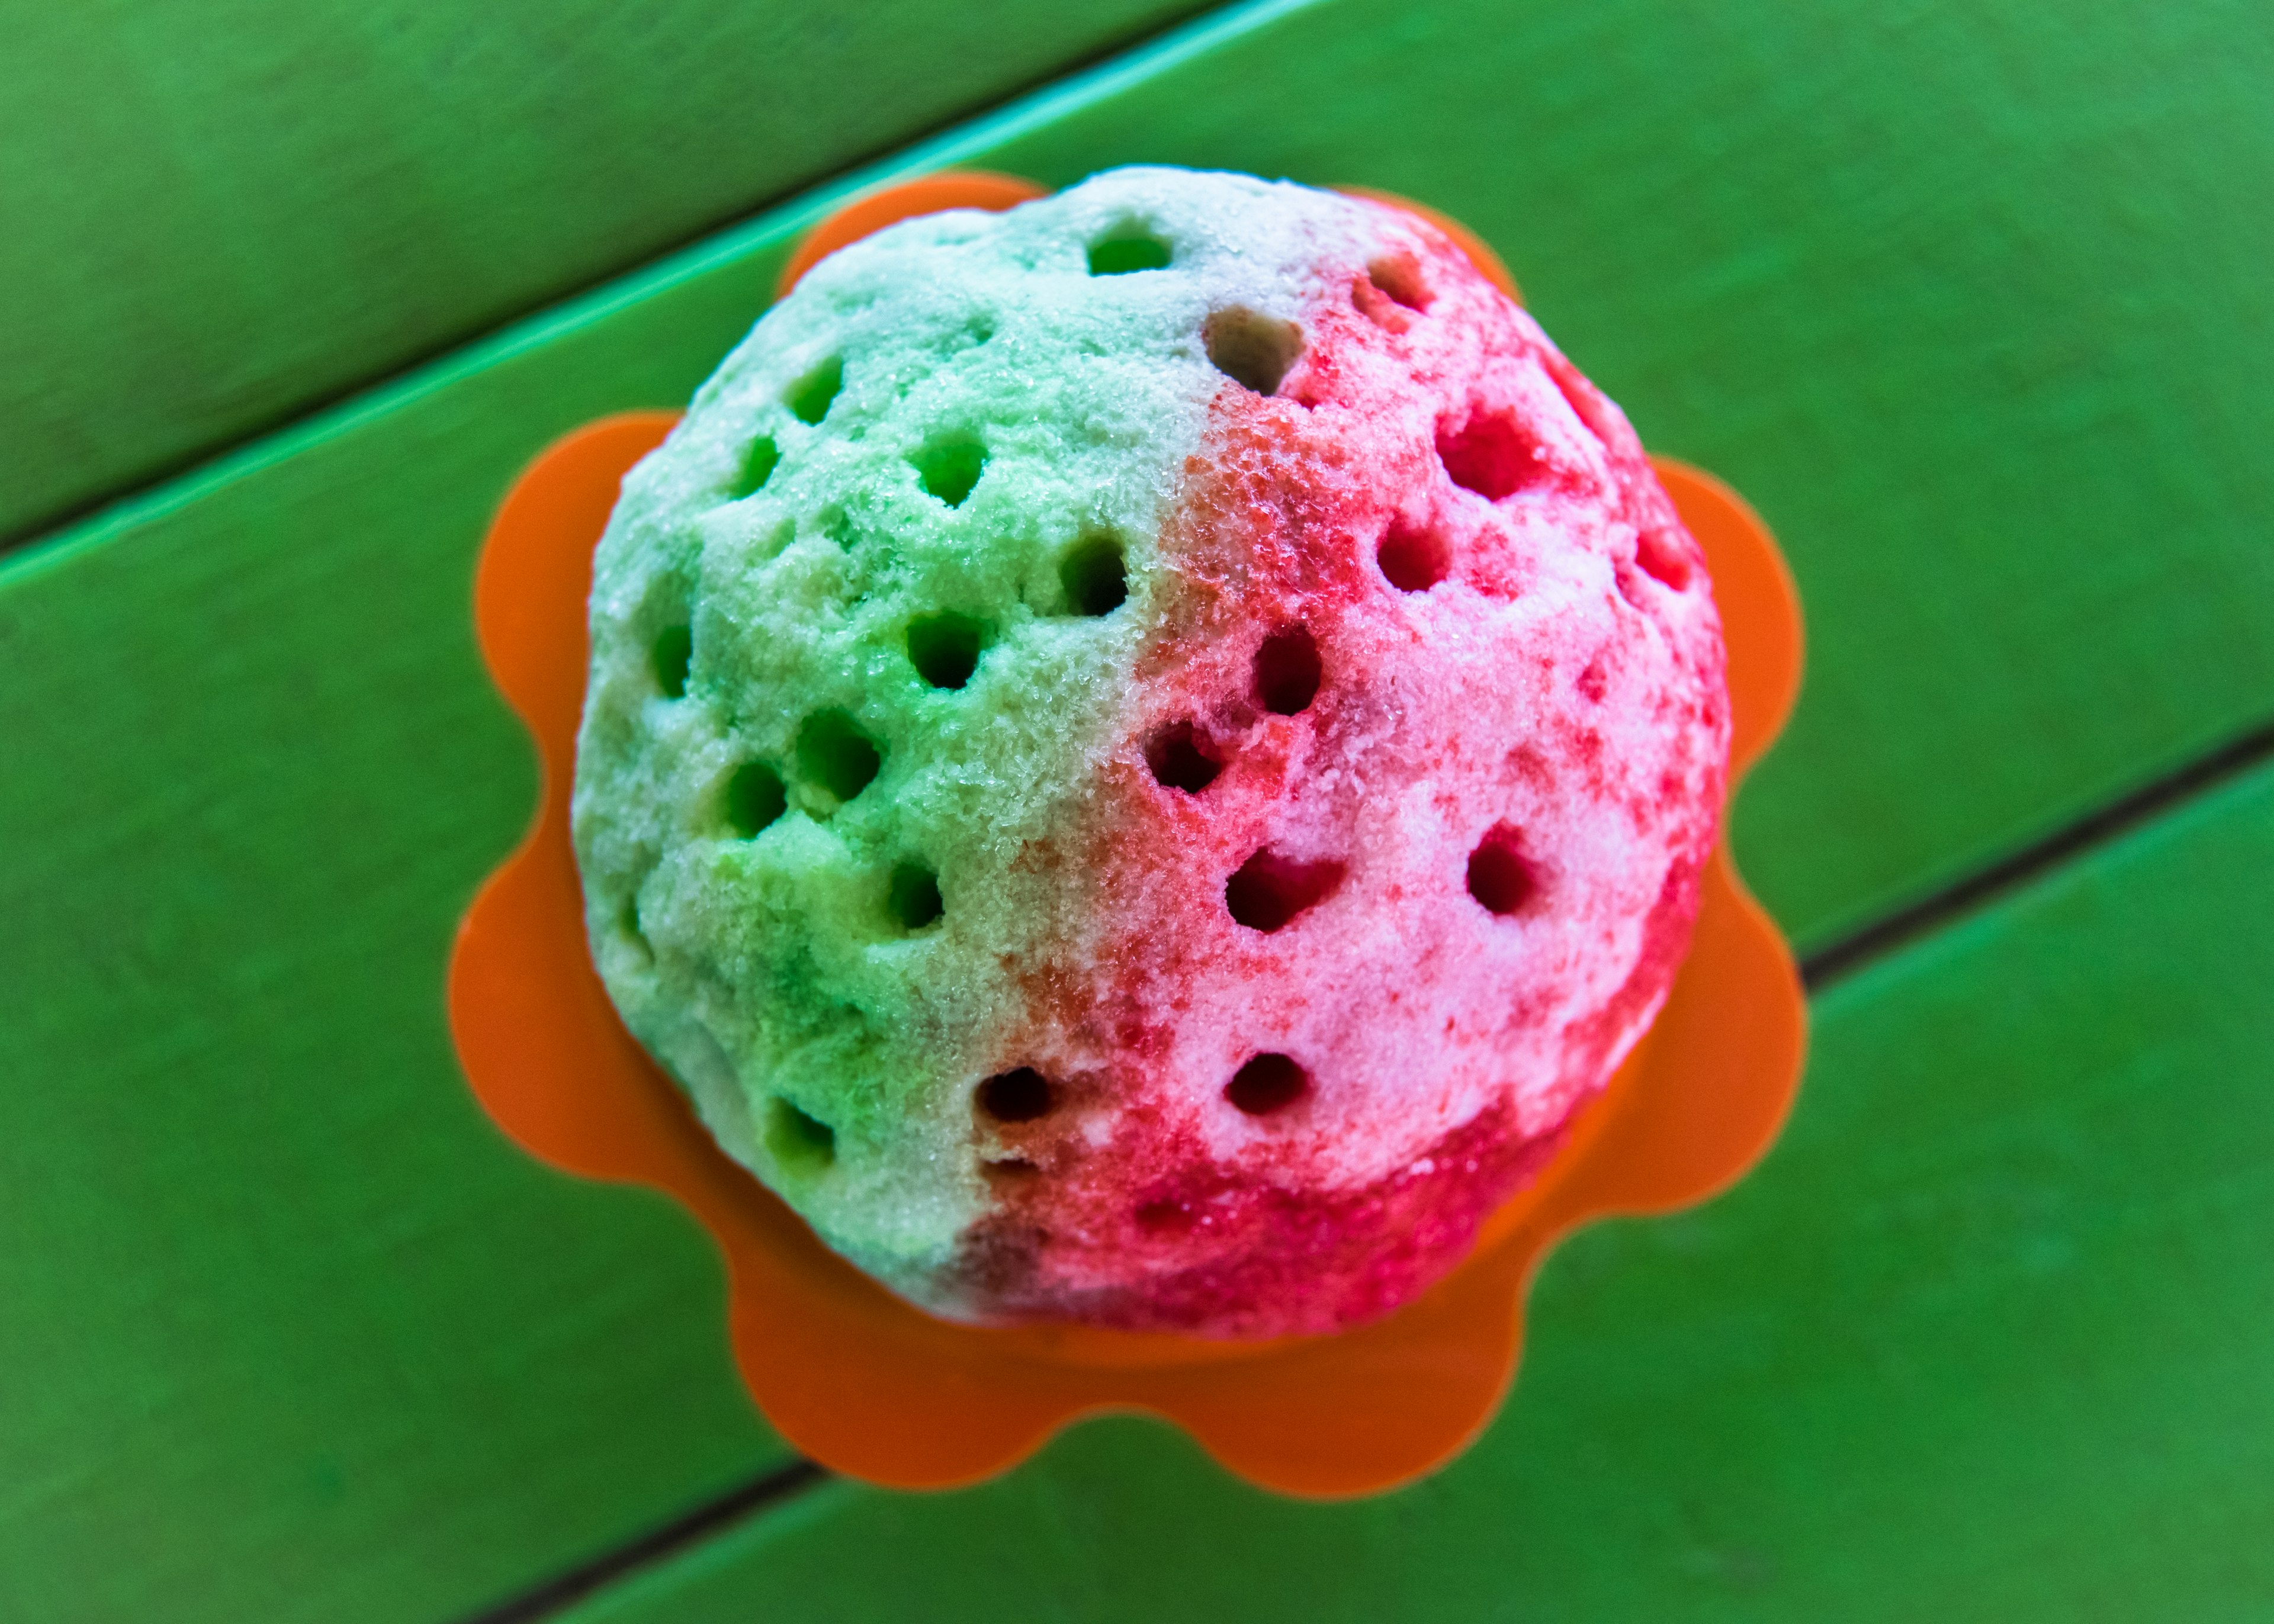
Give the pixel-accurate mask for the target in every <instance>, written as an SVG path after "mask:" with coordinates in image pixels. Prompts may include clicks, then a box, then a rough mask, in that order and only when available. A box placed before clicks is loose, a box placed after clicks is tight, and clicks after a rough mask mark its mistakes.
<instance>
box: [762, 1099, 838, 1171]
mask: <svg viewBox="0 0 2274 1624" xmlns="http://www.w3.org/2000/svg"><path fill="white" fill-rule="evenodd" d="M765 1139H766V1149H767V1150H768V1151H770V1152H772V1155H773V1159H774V1161H775V1162H778V1163H779V1164H780V1166H781V1167H782V1169H784V1170H785V1171H786V1172H788V1173H790V1174H793V1175H794V1176H797V1177H806V1178H812V1177H818V1176H819V1175H821V1174H823V1173H826V1172H827V1171H828V1170H829V1169H830V1168H831V1166H832V1165H833V1164H834V1163H835V1162H836V1160H837V1130H836V1129H834V1128H832V1127H831V1126H830V1125H829V1124H827V1123H825V1122H823V1121H822V1120H821V1119H820V1118H819V1117H817V1116H808V1115H806V1113H805V1112H803V1111H802V1110H800V1109H798V1108H797V1107H796V1106H794V1105H792V1104H791V1103H790V1102H789V1101H787V1100H785V1099H783V1098H782V1097H781V1096H780V1095H779V1094H776V1095H774V1096H773V1097H772V1099H770V1100H768V1101H766V1125H765Z"/></svg>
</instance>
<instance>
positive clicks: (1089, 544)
mask: <svg viewBox="0 0 2274 1624" xmlns="http://www.w3.org/2000/svg"><path fill="white" fill-rule="evenodd" d="M1058 584H1059V585H1060V586H1061V587H1063V588H1065V598H1066V605H1067V606H1068V607H1069V608H1071V609H1072V610H1073V612H1074V613H1076V614H1085V615H1092V616H1096V615H1101V614H1111V613H1113V612H1114V611H1115V610H1116V609H1118V608H1119V607H1121V605H1123V604H1124V603H1125V602H1126V601H1127V600H1128V597H1129V569H1128V566H1127V565H1126V563H1125V562H1124V561H1123V560H1122V556H1121V544H1120V543H1119V542H1118V541H1117V540H1115V539H1114V538H1112V537H1111V536H1085V537H1083V538H1081V540H1080V541H1077V542H1076V543H1074V544H1073V546H1071V547H1069V548H1068V549H1066V554H1065V557H1064V558H1062V559H1060V560H1058Z"/></svg>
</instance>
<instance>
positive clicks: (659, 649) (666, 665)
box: [648, 626, 695, 699]
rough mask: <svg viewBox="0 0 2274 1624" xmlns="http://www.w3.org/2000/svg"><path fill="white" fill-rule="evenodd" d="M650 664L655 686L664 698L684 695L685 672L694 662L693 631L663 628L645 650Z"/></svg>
mask: <svg viewBox="0 0 2274 1624" xmlns="http://www.w3.org/2000/svg"><path fill="white" fill-rule="evenodd" d="M648 659H649V663H650V664H651V665H652V666H653V667H654V669H655V685H656V687H658V688H661V689H662V690H663V696H664V697H665V698H666V699H684V698H685V697H686V696H687V672H688V668H689V666H691V665H694V663H695V630H694V628H692V627H688V626H666V627H665V628H663V629H662V630H661V631H659V632H658V633H657V634H656V636H655V642H654V643H653V644H652V645H651V646H650V648H649V650H648Z"/></svg>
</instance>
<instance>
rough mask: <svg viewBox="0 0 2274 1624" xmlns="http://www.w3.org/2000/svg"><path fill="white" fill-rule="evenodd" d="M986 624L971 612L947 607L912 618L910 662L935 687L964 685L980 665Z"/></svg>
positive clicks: (909, 634) (909, 642) (909, 647)
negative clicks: (946, 608) (983, 628)
mask: <svg viewBox="0 0 2274 1624" xmlns="http://www.w3.org/2000/svg"><path fill="white" fill-rule="evenodd" d="M981 641H982V628H981V627H980V624H979V622H978V621H976V620H973V619H972V618H971V617H970V616H969V615H968V614H957V613H953V611H943V612H942V613H938V614H927V615H923V616H921V617H919V618H918V619H916V620H911V621H909V622H908V663H909V664H910V665H914V666H915V668H916V675H918V676H920V677H922V679H923V680H924V681H925V682H926V683H927V684H929V685H930V687H933V688H961V687H962V686H963V685H964V684H965V683H967V682H968V681H970V680H971V673H973V672H974V671H975V670H977V669H978V668H979V650H980V643H981Z"/></svg>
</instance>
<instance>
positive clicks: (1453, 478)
mask: <svg viewBox="0 0 2274 1624" xmlns="http://www.w3.org/2000/svg"><path fill="white" fill-rule="evenodd" d="M1360 207H1366V208H1367V209H1368V210H1370V211H1372V214H1373V215H1374V218H1373V220H1372V222H1371V226H1372V231H1371V235H1372V236H1373V237H1374V239H1375V240H1374V243H1373V244H1372V245H1371V246H1370V247H1362V248H1359V249H1357V250H1352V249H1346V248H1341V247H1329V248H1325V249H1322V250H1321V253H1322V256H1323V257H1324V262H1322V264H1321V266H1320V267H1319V275H1318V277H1317V279H1316V283H1315V285H1316V286H1317V287H1318V288H1319V289H1323V291H1322V292H1321V293H1319V294H1318V295H1317V297H1315V298H1314V301H1313V302H1312V303H1311V304H1310V305H1309V306H1308V307H1306V309H1305V310H1304V311H1303V312H1301V316H1300V320H1299V321H1298V322H1297V323H1296V324H1295V327H1296V328H1297V329H1298V331H1297V332H1295V333H1294V334H1290V333H1289V332H1288V331H1286V330H1284V328H1283V327H1275V326H1271V325H1269V324H1267V323H1264V322H1262V321H1261V319H1257V318H1253V317H1252V316H1251V315H1249V314H1246V313H1239V312H1234V313H1233V314H1231V315H1229V316H1226V317H1225V318H1224V319H1223V320H1220V321H1218V322H1217V323H1216V326H1215V327H1213V328H1211V329H1210V331H1211V335H1212V336H1211V342H1213V343H1214V344H1215V345H1216V348H1217V350H1218V351H1220V353H1219V355H1218V365H1219V366H1220V367H1222V368H1223V369H1224V371H1225V372H1226V374H1227V375H1226V378H1225V380H1224V385H1223V387H1222V388H1221V390H1220V392H1219V393H1218V394H1217V395H1216V396H1215V397H1214V403H1213V407H1212V410H1211V414H1210V417H1209V426H1208V430H1207V432H1206V435H1205V438H1204V440H1203V442H1202V444H1201V447H1200V448H1199V449H1198V451H1197V452H1196V453H1195V454H1194V455H1193V456H1192V457H1191V458H1190V459H1189V460H1188V461H1187V462H1186V467H1185V469H1184V471H1183V480H1182V486H1181V491H1180V493H1179V497H1178V503H1177V506H1176V508H1175V510H1174V512H1173V513H1172V515H1171V517H1170V519H1169V521H1168V522H1167V524H1166V526H1165V528H1164V530H1163V535H1162V537H1161V538H1160V553H1161V565H1160V568H1162V569H1163V571H1164V572H1165V578H1164V580H1163V582H1162V583H1159V585H1158V587H1157V590H1156V598H1155V600H1154V601H1155V602H1156V604H1157V605H1164V607H1163V608H1162V609H1161V610H1160V613H1159V620H1158V623H1157V625H1156V627H1155V628H1154V629H1153V630H1152V632H1151V633H1150V634H1149V635H1148V639H1147V641H1146V643H1144V645H1143V647H1142V648H1141V650H1140V652H1139V654H1138V657H1137V660H1136V665H1135V669H1134V671H1133V673H1132V674H1133V682H1134V689H1133V692H1134V698H1133V703H1132V704H1131V707H1130V711H1129V714H1128V715H1127V716H1126V718H1124V719H1123V732H1122V736H1121V740H1120V742H1119V744H1118V747H1117V748H1116V750H1115V752H1114V753H1113V755H1112V756H1111V759H1110V760H1109V761H1108V762H1107V763H1105V764H1104V765H1103V767H1102V768H1101V769H1100V771H1099V772H1098V775H1097V780H1096V786H1095V792H1094V793H1093V794H1091V795H1090V796H1089V798H1088V800H1087V801H1086V802H1085V809H1084V811H1083V813H1082V816H1081V824H1080V826H1079V828H1077V829H1074V830H1072V831H1069V832H1068V833H1067V835H1066V836H1065V838H1064V839H1063V840H1061V841H1058V842H1054V843H1052V844H1053V848H1054V849H1053V850H1052V852H1051V853H1048V854H1047V855H1046V856H1043V857H1038V858H1037V859H1036V861H1050V862H1053V863H1057V864H1059V865H1062V866H1063V868H1064V870H1065V874H1066V875H1067V876H1068V878H1067V883H1069V884H1073V885H1078V886H1080V887H1081V888H1083V891H1084V895H1085V904H1084V906H1083V907H1082V908H1081V910H1080V918H1081V921H1083V922H1082V923H1081V925H1080V927H1079V928H1078V929H1073V930H1071V931H1069V932H1066V933H1065V934H1063V935H1062V936H1060V937H1059V938H1058V939H1054V940H1052V941H1050V942H1049V943H1048V944H1044V946H1043V948H1042V949H1041V950H1040V951H1038V952H1037V953H1036V955H1035V958H1034V959H1033V960H1032V961H1031V962H1030V963H1028V965H1027V966H1025V967H1024V968H1023V969H1022V971H1021V972H1020V976H1021V980H1020V987H1021V991H1022V995H1023V998H1024V1007H1025V1011H1026V1013H1025V1018H1024V1019H1023V1021H1022V1022H1021V1023H1020V1025H1019V1026H1018V1027H1017V1029H1016V1030H1013V1031H1011V1032H1009V1033H1007V1034H1005V1038H1004V1045H1003V1049H1002V1053H1001V1056H1000V1064H1001V1065H1002V1067H1003V1068H1004V1072H1005V1074H1006V1075H1015V1074H1018V1073H1020V1072H1024V1073H1026V1074H1028V1075H1030V1076H1031V1077H1033V1078H1034V1079H1037V1080H1038V1082H1039V1083H1040V1090H1039V1093H1037V1092H1036V1091H1035V1090H1034V1089H1032V1088H1029V1090H1028V1093H1029V1094H1030V1095H1031V1096H1032V1097H1036V1098H1046V1099H1047V1100H1048V1101H1049V1102H1050V1103H1049V1107H1048V1109H1041V1110H1035V1111H1032V1112H1020V1111H1008V1112H1006V1111H1005V1110H1002V1109H987V1108H986V1102H985V1101H984V1100H981V1101H979V1102H978V1106H977V1108H976V1109H975V1111H974V1115H973V1129H972V1132H973V1133H974V1135H975V1141H976V1143H977V1145H978V1146H979V1148H980V1153H981V1155H982V1157H983V1160H984V1161H985V1162H986V1164H987V1165H988V1166H989V1167H990V1169H997V1168H1010V1169H1016V1172H1015V1174H1006V1175H1004V1176H999V1177H998V1176H996V1175H994V1174H993V1173H991V1172H990V1179H989V1200H990V1205H989V1207H988V1209H987V1211H986V1213H985V1214H984V1215H983V1217H982V1218H981V1219H980V1220H979V1221H978V1222H975V1224H973V1225H972V1226H971V1227H970V1228H969V1229H968V1230H967V1231H966V1233H965V1234H964V1236H963V1238H962V1243H961V1249H960V1256H959V1261H958V1264H957V1268H958V1270H959V1272H960V1285H961V1289H963V1290H964V1291H965V1292H966V1293H967V1294H968V1297H969V1299H970V1300H971V1301H973V1302H974V1303H975V1304H980V1305H981V1307H982V1309H983V1312H985V1313H987V1314H988V1315H990V1316H991V1317H994V1318H997V1319H1082V1320H1088V1321H1090V1322H1093V1323H1097V1324H1103V1325H1109V1326H1118V1327H1128V1328H1133V1329H1141V1330H1175V1331H1186V1332H1193V1333H1198V1334H1202V1335H1218V1336H1246V1337H1257V1336H1279V1335H1306V1334H1315V1333H1321V1332H1328V1331H1332V1330H1335V1329H1337V1328H1340V1327H1346V1326H1350V1325H1353V1324H1357V1323H1359V1322H1362V1321H1364V1320H1367V1319H1371V1318H1374V1317H1375V1316H1377V1315H1380V1314H1382V1313H1385V1312H1389V1311H1390V1310H1393V1309H1395V1308H1396V1307H1397V1306H1398V1305H1399V1304H1403V1303H1404V1302H1407V1301H1409V1300H1411V1299H1412V1297H1414V1296H1415V1295H1416V1294H1418V1293H1419V1292H1421V1291H1423V1290H1425V1289H1427V1287H1428V1286H1429V1285H1430V1284H1431V1283H1432V1282H1434V1281H1436V1280H1437V1279H1439V1278H1441V1277H1442V1275H1443V1274H1445V1273H1446V1272H1447V1271H1448V1270H1449V1269H1450V1268H1451V1267H1454V1265H1455V1264H1457V1262H1458V1261H1459V1259H1460V1258H1461V1257H1462V1256H1463V1255H1464V1254H1465V1252H1467V1251H1468V1250H1469V1248H1470V1247H1471V1246H1472V1244H1474V1241H1475V1237H1476V1236H1477V1234H1478V1232H1479V1229H1480V1226H1481V1225H1482V1223H1483V1222H1484V1220H1485V1218H1486V1217H1487V1215H1488V1214H1490V1213H1491V1212H1492V1211H1493V1209H1494V1208H1495V1207H1497V1206H1499V1205H1500V1204H1501V1203H1502V1202H1504V1201H1505V1200H1507V1199H1509V1198H1510V1195H1512V1194H1513V1193H1515V1192H1517V1191H1518V1190H1520V1189H1521V1188H1522V1187H1524V1185H1525V1184H1527V1183H1528V1182H1529V1181H1530V1180H1532V1178H1533V1177H1536V1175H1537V1174H1538V1173H1539V1171H1540V1169H1541V1168H1542V1167H1543V1166H1544V1165H1545V1164H1546V1163H1547V1161H1548V1160H1549V1159H1550V1158H1551V1157H1552V1156H1553V1155H1554V1154H1555V1149H1556V1147H1557V1146H1558V1145H1560V1144H1561V1143H1562V1139H1563V1136H1564V1134H1565V1133H1566V1132H1567V1130H1568V1127H1569V1124H1570V1120H1571V1117H1572V1115H1573V1113H1574V1112H1575V1111H1576V1110H1577V1109H1579V1108H1580V1107H1581V1106H1583V1105H1584V1104H1585V1102H1586V1101H1588V1100H1590V1099H1591V1098H1593V1096H1594V1095H1595V1094H1597V1093H1599V1092H1600V1089H1601V1088H1602V1086H1603V1085H1604V1083H1605V1082H1606V1081H1607V1080H1608V1076H1609V1074H1610V1072H1611V1071H1612V1070H1613V1069H1614V1068H1615V1066H1616V1065H1617V1064H1618V1063H1619V1061H1620V1060H1621V1059H1622V1058H1623V1056H1624V1055H1625V1054H1626V1053H1627V1051H1628V1050H1629V1049H1630V1048H1631V1047H1632V1045H1633V1044H1634V1042H1635V1041H1636V1040H1637V1039H1638V1037H1639V1035H1640V1034H1641V1033H1642V1031H1643V1030H1644V1029H1645V1026H1647V1024H1648V1022H1649V1020H1650V1019H1651V1018H1652V1017H1653V1014H1654V1013H1655V1011H1657V1009H1658V1007H1659V1006H1660V1004H1661V1003H1662V1002H1663V1000H1664V997H1665V996H1666V993H1667V990H1668V987H1669V985H1670V983H1671V981H1672V980H1673V976H1674V974H1675V969H1676V968H1677V966H1678V965H1679V963H1680V961H1681V959H1682V956H1683V951H1684V950H1685V947H1686V944H1687V942H1688V937H1689V933H1690V924H1691V921H1692V919H1693V917H1694V915H1695V913H1696V910H1697V898H1698V887H1697V876H1698V872H1699V870H1700V868H1701V867H1702V866H1703V864H1704V862H1705V861H1706V857H1707V855H1708V853H1710V852H1711V850H1712V848H1713V843H1714V840H1715V838H1716V837H1717V832H1718V820H1719V814H1720V807H1721V798H1722V792H1723V779H1724V772H1725V765H1726V758H1727V752H1728V702H1727V696H1726V690H1725V686H1724V682H1723V673H1722V647H1721V632H1720V626H1719V622H1718V620H1717V618H1716V616H1715V613H1714V610H1713V601H1712V597H1711V593H1710V590H1709V586H1708V583H1706V577H1705V573H1704V570H1703V568H1702V560H1700V558H1699V555H1698V550H1697V546H1696V544H1695V543H1694V541H1692V539H1691V538H1690V537H1689V536H1688V534H1687V533H1686V532H1685V531H1684V530H1683V528H1682V525H1681V523H1680V521H1679V519H1678V517H1677V516H1676V515H1675V512H1674V510H1673V508H1672V505H1671V503H1670V502H1669V501H1668V499H1667V497H1666V495H1665V493H1664V492H1663V491H1662V490H1661V489H1660V486H1659V485H1658V483H1657V481H1656V479H1655V477H1653V474H1652V473H1651V470H1650V468H1649V464H1648V462H1647V461H1646V460H1645V457H1644V455H1643V452H1642V449H1641V447H1640V445H1639V444H1638V442H1637V441H1636V440H1635V437H1634V435H1633V432H1632V431H1631V430H1630V428H1629V427H1628V426H1627V425H1626V423H1625V420H1624V418H1623V417H1621V416H1620V415H1619V413H1618V411H1617V409H1616V408H1615V407H1614V406H1612V405H1611V404H1610V403H1609V402H1608V401H1607V400H1605V399H1604V398H1603V397H1602V396H1601V395H1600V394H1598V393H1597V392H1596V391H1595V390H1594V389H1593V387H1592V386H1591V385H1589V384H1588V383H1587V382H1586V380H1585V379H1584V378H1581V377H1580V376H1579V375H1578V373H1577V372H1576V371H1575V370H1574V369H1572V368H1571V367H1570V364H1569V363H1568V362H1566V361H1565V360H1564V359H1563V357H1562V356H1561V355H1559V354H1558V353H1557V352H1556V351H1555V349H1554V348H1553V346H1552V345H1551V344H1549V342H1547V339H1546V338H1545V336H1544V335H1541V333H1540V330H1539V328H1538V327H1536V326H1535V325H1534V324H1533V323H1532V320H1531V319H1530V318H1529V317H1528V316H1526V315H1525V313H1524V312H1522V311H1521V310H1519V309H1518V308H1517V307H1516V306H1515V305H1513V304H1512V303H1511V302H1510V300H1508V299H1507V298H1506V297H1504V296H1503V295H1502V294H1501V293H1500V292H1499V291H1498V290H1497V289H1495V288H1493V287H1492V286H1491V285H1490V284H1489V283H1487V282H1485V280H1484V279H1483V278H1482V277H1481V276H1480V275H1479V274H1477V273H1476V271H1475V270H1474V269H1473V267H1471V266H1470V265H1469V263H1468V261H1467V260H1466V259H1465V258H1464V257H1463V256H1462V255H1461V254H1460V252H1458V250H1457V249H1456V248H1454V247H1453V245H1452V244H1450V243H1449V241H1447V240H1446V239H1445V238H1444V237H1442V236H1441V235H1439V234H1438V233H1436V232H1435V231H1434V229H1430V228H1428V227H1427V226H1426V225H1422V224H1419V222H1414V221H1412V219H1410V218H1409V217H1407V216H1405V215H1404V214H1399V213H1397V212H1395V211H1392V210H1389V209H1387V208H1381V209H1376V208H1374V206H1371V205H1367V206H1360ZM1336 255H1343V256H1345V257H1344V259H1336V258H1335V256H1336ZM1277 369H1284V370H1277ZM1267 385H1268V386H1269V387H1268V388H1267V387H1263V386H1267ZM1203 792H1204V793H1203Z"/></svg>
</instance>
